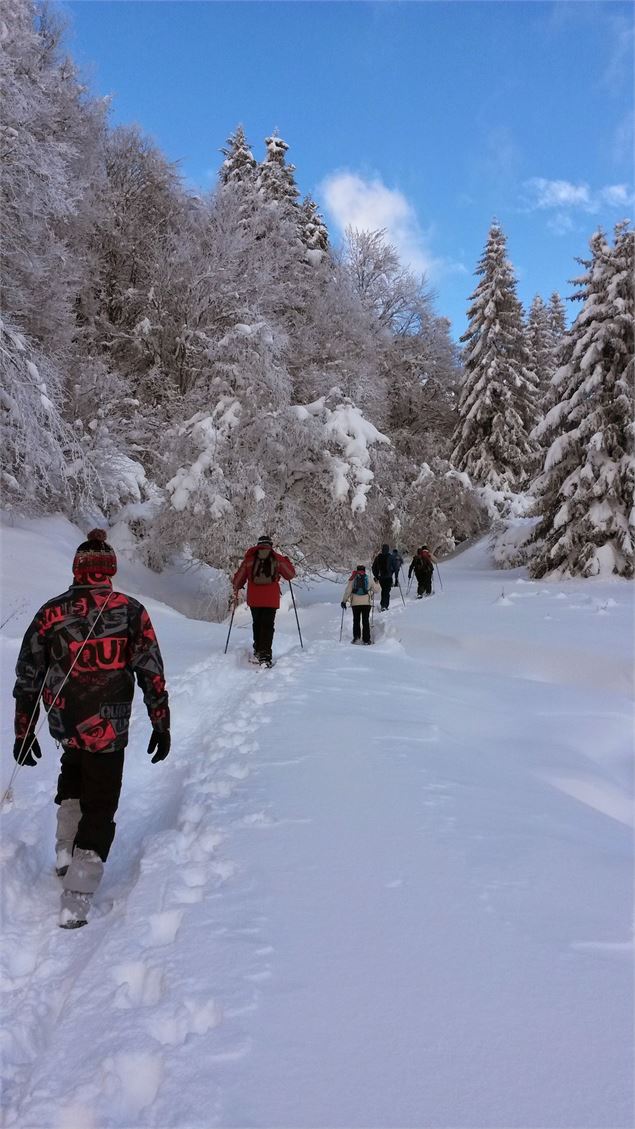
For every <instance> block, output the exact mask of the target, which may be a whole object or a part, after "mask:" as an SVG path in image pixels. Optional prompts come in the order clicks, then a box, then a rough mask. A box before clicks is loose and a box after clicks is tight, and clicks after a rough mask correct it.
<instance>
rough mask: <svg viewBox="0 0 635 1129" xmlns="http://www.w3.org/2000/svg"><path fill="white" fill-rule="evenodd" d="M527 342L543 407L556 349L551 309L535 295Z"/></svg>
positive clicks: (552, 370) (551, 375)
mask: <svg viewBox="0 0 635 1129" xmlns="http://www.w3.org/2000/svg"><path fill="white" fill-rule="evenodd" d="M527 341H528V346H529V355H530V363H531V367H532V370H533V371H534V372H535V374H536V377H537V381H538V390H539V400H540V402H541V404H542V405H543V406H544V400H545V395H546V392H547V389H548V387H549V385H550V384H551V380H552V377H553V374H554V372H555V370H556V349H557V342H556V340H555V335H554V329H553V322H552V316H551V309H550V307H549V306H545V303H544V302H543V300H542V298H541V297H540V294H536V296H535V298H534V300H533V302H532V303H531V307H530V310H529V317H528V319H527Z"/></svg>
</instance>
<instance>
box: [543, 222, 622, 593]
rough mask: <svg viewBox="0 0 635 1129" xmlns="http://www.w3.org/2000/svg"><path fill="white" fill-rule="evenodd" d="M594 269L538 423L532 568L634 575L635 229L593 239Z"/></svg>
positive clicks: (580, 295)
mask: <svg viewBox="0 0 635 1129" xmlns="http://www.w3.org/2000/svg"><path fill="white" fill-rule="evenodd" d="M591 256H592V257H591V259H590V260H581V262H582V263H583V265H584V266H585V267H586V269H587V273H586V274H585V275H584V276H583V277H582V278H580V279H576V280H575V281H576V283H577V284H579V285H581V287H582V289H581V290H580V292H579V293H578V294H577V295H576V297H577V298H579V299H581V300H582V301H583V302H584V304H583V307H582V309H581V311H580V313H579V314H578V317H577V318H576V320H575V322H574V324H573V325H572V327H571V329H570V330H569V333H568V335H567V337H566V338H565V342H564V346H563V355H562V364H561V366H560V368H559V369H558V370H557V372H556V374H555V376H554V386H555V388H556V390H557V392H558V403H557V404H556V405H555V406H554V407H553V408H552V409H551V411H550V412H549V413H548V415H547V416H546V418H545V420H544V421H543V423H542V424H541V425H539V427H538V428H537V435H538V438H539V439H541V441H543V442H545V441H546V442H549V443H550V446H549V450H548V451H547V455H546V459H545V466H544V471H543V474H542V476H541V478H540V479H539V482H538V489H539V490H540V491H541V493H542V495H543V498H542V520H541V522H540V524H539V525H538V527H537V529H536V535H535V536H536V540H537V541H538V551H537V553H536V555H535V557H534V559H533V561H532V562H531V572H532V575H534V576H545V575H560V576H596V575H599V574H610V573H617V574H618V575H619V576H627V577H631V576H633V572H634V564H633V548H634V542H635V511H634V509H633V505H634V497H633V492H634V485H635V453H634V443H633V416H634V414H635V393H634V378H635V363H634V359H633V348H634V342H633V324H634V314H635V309H634V300H633V276H634V268H635V233H634V232H633V231H632V230H629V228H628V225H627V224H626V223H622V224H618V225H617V227H616V229H615V242H614V246H613V247H611V246H610V244H609V242H608V241H607V239H606V237H605V235H604V233H603V232H602V231H598V232H596V234H595V235H594V236H593V237H592V239H591Z"/></svg>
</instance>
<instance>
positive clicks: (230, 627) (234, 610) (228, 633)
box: [223, 596, 238, 655]
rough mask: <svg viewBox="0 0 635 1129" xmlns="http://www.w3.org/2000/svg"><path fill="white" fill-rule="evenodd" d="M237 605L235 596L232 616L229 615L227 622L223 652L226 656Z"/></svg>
mask: <svg viewBox="0 0 635 1129" xmlns="http://www.w3.org/2000/svg"><path fill="white" fill-rule="evenodd" d="M237 603H238V599H237V597H236V596H234V604H233V607H232V614H231V618H230V620H229V631H228V632H227V639H226V640H225V650H224V651H223V654H224V655H226V654H227V648H228V647H229V636H230V635H231V633H232V624H233V622H234V614H235V612H236V605H237Z"/></svg>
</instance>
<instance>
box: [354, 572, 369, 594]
mask: <svg viewBox="0 0 635 1129" xmlns="http://www.w3.org/2000/svg"><path fill="white" fill-rule="evenodd" d="M351 595H352V596H367V595H368V576H367V575H366V573H365V572H356V573H355V576H354V578H353V587H352V589H351Z"/></svg>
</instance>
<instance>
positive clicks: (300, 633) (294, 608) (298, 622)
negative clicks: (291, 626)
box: [289, 581, 344, 650]
mask: <svg viewBox="0 0 635 1129" xmlns="http://www.w3.org/2000/svg"><path fill="white" fill-rule="evenodd" d="M289 588H290V590H291V599H292V600H293V610H294V612H295V622H296V623H297V625H298V635H299V636H300V646H301V647H302V650H304V643H303V642H302V632H301V631H300V620H299V619H298V609H297V607H296V606H295V596H294V595H293V585H292V583H291V581H289ZM342 618H344V617H342Z"/></svg>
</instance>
